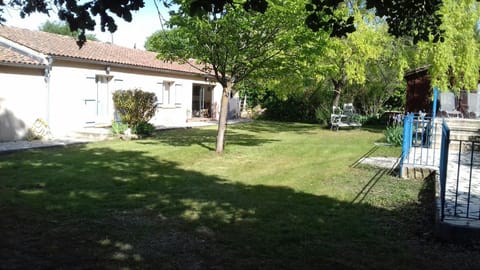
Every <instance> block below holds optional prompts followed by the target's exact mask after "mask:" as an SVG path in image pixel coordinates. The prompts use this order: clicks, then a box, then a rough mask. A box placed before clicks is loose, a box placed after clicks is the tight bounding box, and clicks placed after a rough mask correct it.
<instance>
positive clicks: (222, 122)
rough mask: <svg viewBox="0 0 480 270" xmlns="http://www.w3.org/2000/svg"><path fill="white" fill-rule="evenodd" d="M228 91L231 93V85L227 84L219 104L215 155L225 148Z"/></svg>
mask: <svg viewBox="0 0 480 270" xmlns="http://www.w3.org/2000/svg"><path fill="white" fill-rule="evenodd" d="M230 91H232V83H231V82H228V83H227V85H226V86H223V93H222V100H221V102H220V119H219V120H218V130H217V147H216V150H215V151H216V152H217V154H222V153H223V148H224V146H225V133H226V131H227V115H228V100H229V98H230Z"/></svg>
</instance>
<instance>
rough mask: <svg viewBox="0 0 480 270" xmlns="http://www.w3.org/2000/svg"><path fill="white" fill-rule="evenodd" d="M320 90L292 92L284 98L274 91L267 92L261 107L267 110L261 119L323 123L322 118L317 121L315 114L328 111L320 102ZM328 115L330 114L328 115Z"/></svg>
mask: <svg viewBox="0 0 480 270" xmlns="http://www.w3.org/2000/svg"><path fill="white" fill-rule="evenodd" d="M321 95H322V93H321V91H320V90H306V91H303V92H292V93H288V94H287V95H286V96H283V95H281V94H279V93H278V92H276V91H268V92H267V93H266V96H265V99H264V101H263V102H262V106H263V107H264V108H266V109H267V110H266V111H265V113H264V114H263V118H265V119H268V120H275V121H286V122H304V123H315V122H317V121H320V122H321V123H322V122H324V121H323V120H324V119H323V118H322V119H320V120H318V118H317V113H319V112H320V111H322V112H326V111H329V109H327V108H329V107H328V106H323V104H322V102H321ZM328 115H330V113H328Z"/></svg>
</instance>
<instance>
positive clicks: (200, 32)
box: [148, 0, 305, 153]
mask: <svg viewBox="0 0 480 270" xmlns="http://www.w3.org/2000/svg"><path fill="white" fill-rule="evenodd" d="M176 3H177V4H178V5H179V6H180V9H179V10H178V12H173V13H171V18H170V22H169V25H170V27H172V28H173V30H171V31H173V32H171V33H170V34H168V36H165V37H166V38H161V37H159V38H156V39H155V41H153V42H148V43H151V45H149V48H153V49H154V50H155V51H157V52H158V53H159V56H160V57H161V58H163V59H167V60H175V61H181V62H186V63H189V62H190V61H189V59H191V58H195V59H196V61H197V64H203V66H204V69H203V70H204V71H206V72H210V73H212V74H213V75H214V76H215V78H216V80H217V81H218V83H220V84H221V86H222V87H223V93H222V99H221V102H220V103H221V104H220V119H219V123H218V132H217V143H216V152H217V153H222V152H223V150H224V142H225V132H226V129H227V125H226V124H227V113H228V100H229V97H230V94H231V93H232V92H235V91H236V90H235V85H236V84H238V83H240V82H242V81H244V80H245V79H246V78H248V77H249V76H250V75H251V74H252V72H254V71H258V70H261V69H262V68H265V67H267V66H268V63H269V62H270V61H273V60H274V59H276V58H277V57H279V56H281V55H282V54H284V53H285V51H286V50H287V49H288V48H289V47H290V46H291V45H292V44H293V38H294V35H293V34H292V33H295V32H294V31H295V29H296V27H298V26H300V25H301V26H303V21H301V19H300V20H299V19H298V18H302V15H303V16H305V14H304V9H303V5H302V4H301V3H299V2H298V1H286V2H285V3H283V5H273V4H271V5H270V7H269V9H268V10H266V11H265V12H264V13H260V12H256V11H247V10H245V9H244V8H243V6H242V5H237V4H230V5H225V6H224V9H223V10H211V11H210V10H204V12H203V13H201V14H196V15H195V16H191V15H190V9H191V6H189V4H188V3H189V1H184V0H178V1H176ZM295 12H297V13H295ZM178 41H180V42H181V44H183V45H180V46H179V43H178Z"/></svg>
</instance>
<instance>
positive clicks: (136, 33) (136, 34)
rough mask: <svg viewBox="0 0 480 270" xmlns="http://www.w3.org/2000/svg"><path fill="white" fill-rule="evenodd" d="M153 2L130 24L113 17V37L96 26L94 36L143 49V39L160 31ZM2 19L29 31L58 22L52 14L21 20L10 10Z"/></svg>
mask: <svg viewBox="0 0 480 270" xmlns="http://www.w3.org/2000/svg"><path fill="white" fill-rule="evenodd" d="M153 1H154V0H145V7H144V8H142V9H141V10H140V11H137V12H134V13H133V21H132V22H131V23H127V22H125V21H124V20H123V19H118V18H117V17H115V16H114V18H115V22H116V23H117V25H118V29H117V31H116V32H115V33H114V34H113V37H112V35H111V34H110V33H109V32H105V33H104V32H101V31H100V27H99V26H98V24H97V27H96V31H95V32H94V34H95V35H96V36H97V38H98V39H100V40H101V41H105V42H107V41H108V42H111V41H112V38H113V43H114V44H117V45H120V46H125V47H129V48H133V47H134V46H136V47H137V48H138V49H143V45H144V43H145V39H146V38H147V37H148V36H149V35H151V34H152V33H154V32H156V31H157V30H160V29H161V24H160V19H159V17H158V13H157V9H156V8H155V4H154V2H153ZM159 7H160V8H161V10H160V12H161V15H162V16H163V18H165V19H168V11H167V10H166V9H165V8H164V7H163V6H162V5H161V4H159ZM4 17H5V19H6V20H7V22H6V23H5V24H6V25H10V26H16V27H20V28H27V29H31V30H37V29H38V27H39V26H40V24H42V23H43V22H45V21H46V20H58V18H57V17H56V16H55V14H52V15H51V16H50V17H48V16H47V15H44V14H31V15H30V16H28V17H26V18H25V19H22V18H20V16H19V15H18V11H16V10H12V9H9V10H6V11H5V12H4Z"/></svg>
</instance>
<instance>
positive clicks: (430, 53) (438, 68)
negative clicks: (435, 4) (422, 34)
mask: <svg viewBox="0 0 480 270" xmlns="http://www.w3.org/2000/svg"><path fill="white" fill-rule="evenodd" d="M439 13H440V14H441V15H442V16H443V17H442V21H443V23H442V25H441V29H442V31H444V34H443V37H444V42H434V41H435V40H434V39H431V40H430V41H428V42H421V43H419V44H418V50H417V53H416V54H415V59H414V61H415V62H416V65H417V66H422V65H429V66H430V68H429V73H430V76H431V79H432V81H431V84H432V85H436V86H438V87H439V88H440V89H442V90H445V91H446V90H455V91H459V90H463V89H465V90H475V89H477V84H478V80H479V73H478V71H479V69H480V58H479V57H478V55H479V54H480V43H479V42H478V32H477V31H478V21H479V20H480V4H479V3H478V1H474V0H464V1H457V0H444V1H443V6H442V7H441V9H440V12H439Z"/></svg>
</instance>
